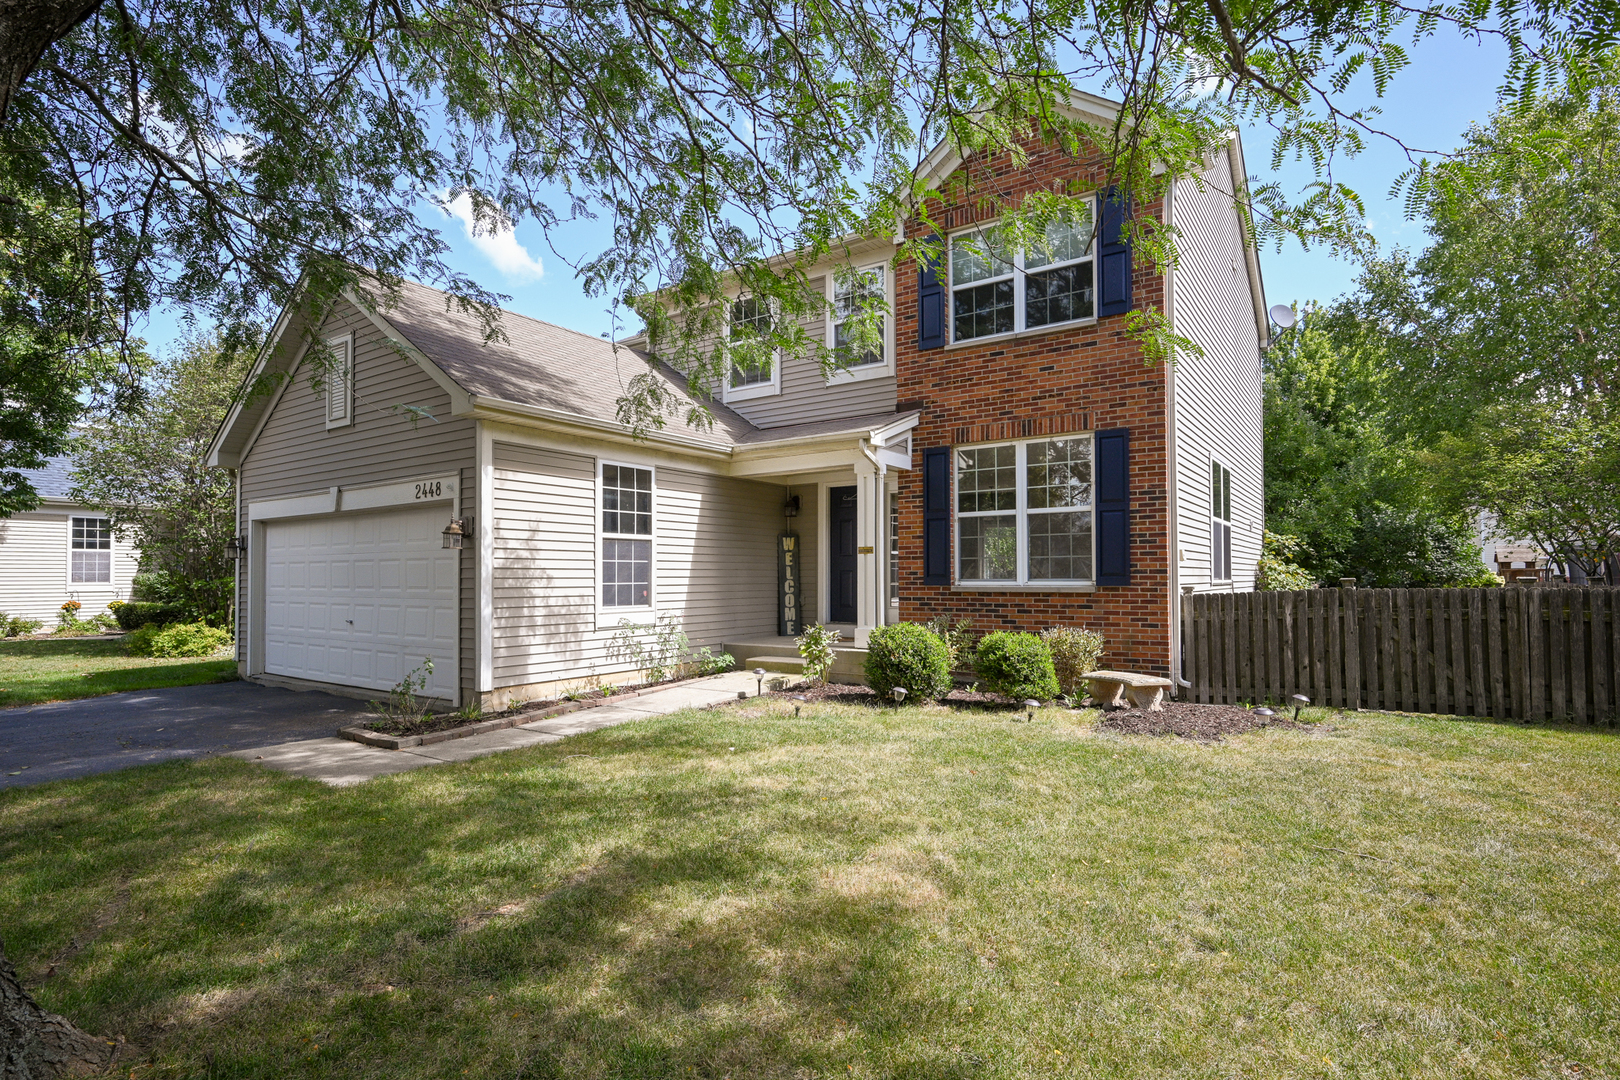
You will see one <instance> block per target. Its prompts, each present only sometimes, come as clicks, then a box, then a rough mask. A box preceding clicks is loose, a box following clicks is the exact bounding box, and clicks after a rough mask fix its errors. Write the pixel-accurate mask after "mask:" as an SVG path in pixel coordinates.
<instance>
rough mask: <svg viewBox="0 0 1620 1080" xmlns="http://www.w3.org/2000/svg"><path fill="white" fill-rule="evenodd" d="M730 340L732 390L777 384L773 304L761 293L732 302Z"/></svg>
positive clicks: (730, 382)
mask: <svg viewBox="0 0 1620 1080" xmlns="http://www.w3.org/2000/svg"><path fill="white" fill-rule="evenodd" d="M729 330H730V343H731V348H732V353H733V357H734V359H733V361H732V365H731V378H730V380H729V381H728V383H727V385H728V386H729V387H730V389H732V390H747V389H752V388H754V387H772V386H774V385H775V383H776V356H775V350H773V349H771V348H770V345H769V341H770V332H771V305H770V301H769V300H762V299H760V298H759V297H757V296H743V297H739V298H738V299H736V300H733V301H732V302H731V322H730V326H729Z"/></svg>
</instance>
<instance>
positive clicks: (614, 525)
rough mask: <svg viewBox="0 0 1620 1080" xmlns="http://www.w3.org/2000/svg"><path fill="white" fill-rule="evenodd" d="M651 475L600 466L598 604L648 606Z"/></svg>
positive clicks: (631, 468) (643, 471) (629, 468)
mask: <svg viewBox="0 0 1620 1080" xmlns="http://www.w3.org/2000/svg"><path fill="white" fill-rule="evenodd" d="M652 537H653V474H652V470H651V469H638V468H635V467H633V466H630V465H608V464H604V465H603V466H602V606H603V607H605V608H644V607H651V606H652V561H653V545H652Z"/></svg>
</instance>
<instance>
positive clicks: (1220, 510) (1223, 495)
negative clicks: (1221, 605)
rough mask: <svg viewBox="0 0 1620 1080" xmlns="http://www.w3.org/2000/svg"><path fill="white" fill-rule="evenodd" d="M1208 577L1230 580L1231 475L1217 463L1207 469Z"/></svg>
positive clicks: (1211, 464) (1215, 579)
mask: <svg viewBox="0 0 1620 1080" xmlns="http://www.w3.org/2000/svg"><path fill="white" fill-rule="evenodd" d="M1209 567H1210V570H1209V576H1210V580H1212V581H1231V580H1232V473H1231V470H1229V469H1227V467H1226V466H1225V465H1222V464H1221V463H1220V462H1218V461H1212V462H1210V466H1209Z"/></svg>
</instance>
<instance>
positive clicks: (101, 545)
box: [68, 517, 112, 585]
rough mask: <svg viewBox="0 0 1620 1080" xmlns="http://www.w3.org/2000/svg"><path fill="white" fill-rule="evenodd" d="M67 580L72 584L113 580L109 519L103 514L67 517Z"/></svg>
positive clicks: (95, 583)
mask: <svg viewBox="0 0 1620 1080" xmlns="http://www.w3.org/2000/svg"><path fill="white" fill-rule="evenodd" d="M69 524H70V527H71V530H72V540H71V542H70V544H69V547H70V548H71V551H70V552H69V560H70V561H69V565H68V580H69V581H71V582H72V583H73V584H75V585H106V584H108V583H110V582H111V581H112V523H111V522H110V521H108V520H107V519H106V518H98V517H76V518H72V519H71V520H70V523H69Z"/></svg>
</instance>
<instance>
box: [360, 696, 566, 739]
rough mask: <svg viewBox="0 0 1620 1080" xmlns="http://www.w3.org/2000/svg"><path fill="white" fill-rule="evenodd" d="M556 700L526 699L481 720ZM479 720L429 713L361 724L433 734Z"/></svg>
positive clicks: (380, 731)
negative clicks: (511, 707)
mask: <svg viewBox="0 0 1620 1080" xmlns="http://www.w3.org/2000/svg"><path fill="white" fill-rule="evenodd" d="M555 704H556V702H555V701H525V702H524V703H523V704H522V705H521V706H519V707H518V708H516V709H502V710H501V711H500V712H488V713H484V714H483V715H481V716H479V718H478V719H479V720H501V719H504V718H505V717H508V716H516V715H518V714H519V713H526V712H532V711H533V710H535V709H541V708H544V707H545V706H547V705H555ZM476 722H477V721H473V720H468V719H467V718H466V717H465V716H462V715H461V714H459V713H453V712H449V713H429V714H428V715H427V716H424V717H421V718H420V719H417V720H368V721H367V722H366V723H364V724H362V725H360V726H361V727H363V728H365V729H366V730H367V731H375V732H377V733H378V734H379V735H431V734H433V733H434V732H435V731H449V730H450V729H451V728H458V727H465V726H467V725H468V724H472V723H476Z"/></svg>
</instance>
